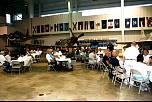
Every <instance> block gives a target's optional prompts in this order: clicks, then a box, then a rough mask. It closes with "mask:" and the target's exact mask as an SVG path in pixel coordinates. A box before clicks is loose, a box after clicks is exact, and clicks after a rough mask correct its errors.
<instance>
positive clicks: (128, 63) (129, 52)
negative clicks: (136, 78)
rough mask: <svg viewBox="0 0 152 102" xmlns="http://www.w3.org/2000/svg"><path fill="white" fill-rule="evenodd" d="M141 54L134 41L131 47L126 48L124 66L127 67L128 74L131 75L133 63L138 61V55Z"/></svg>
mask: <svg viewBox="0 0 152 102" xmlns="http://www.w3.org/2000/svg"><path fill="white" fill-rule="evenodd" d="M138 55H139V50H138V48H137V47H136V42H135V41H133V42H132V44H131V47H129V48H126V50H125V52H124V68H125V69H126V74H127V75H128V76H129V75H130V69H131V68H132V65H133V64H134V63H135V62H136V61H137V56H138Z"/></svg>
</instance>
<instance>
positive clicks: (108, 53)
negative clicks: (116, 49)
mask: <svg viewBox="0 0 152 102" xmlns="http://www.w3.org/2000/svg"><path fill="white" fill-rule="evenodd" d="M109 58H110V51H109V50H106V52H105V55H104V56H103V60H102V62H103V63H104V64H105V65H106V66H109V65H110V61H109V60H110V59H109Z"/></svg>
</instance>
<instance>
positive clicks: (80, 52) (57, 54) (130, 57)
mask: <svg viewBox="0 0 152 102" xmlns="http://www.w3.org/2000/svg"><path fill="white" fill-rule="evenodd" d="M62 58H63V59H67V58H68V59H69V61H67V62H68V67H69V68H71V69H72V67H71V60H77V61H78V60H79V61H80V60H81V62H82V63H83V62H87V63H88V64H89V65H91V67H92V65H93V67H94V69H96V68H98V67H99V65H100V64H101V63H104V64H105V65H106V66H107V68H108V70H109V74H108V76H109V79H111V80H112V79H113V73H112V71H113V70H114V69H115V68H117V66H120V67H122V68H125V69H126V74H127V75H128V76H129V75H130V69H132V68H134V69H137V70H138V71H140V72H141V74H142V75H143V77H147V71H150V72H152V56H151V55H150V54H149V50H148V49H146V48H143V50H142V51H141V50H140V51H139V48H138V46H137V44H136V42H132V43H131V45H130V46H128V48H126V49H125V50H124V53H123V57H122V58H120V57H119V50H117V49H112V50H111V49H108V48H107V49H101V48H97V49H91V48H64V49H62V48H57V49H53V48H49V49H48V50H47V54H46V59H47V60H48V63H51V64H54V65H55V68H59V67H58V65H59V63H58V60H59V59H62ZM91 67H90V68H91ZM151 81H152V75H151V80H149V84H150V85H151V84H152V83H151Z"/></svg>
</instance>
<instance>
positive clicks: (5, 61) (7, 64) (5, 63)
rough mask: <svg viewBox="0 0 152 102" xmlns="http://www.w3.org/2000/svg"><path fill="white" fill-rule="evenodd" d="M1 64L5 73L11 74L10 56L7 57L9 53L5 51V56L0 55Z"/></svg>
mask: <svg viewBox="0 0 152 102" xmlns="http://www.w3.org/2000/svg"><path fill="white" fill-rule="evenodd" d="M1 63H2V64H3V66H4V71H5V72H8V73H9V72H11V68H12V66H11V56H10V55H9V51H5V56H3V55H1Z"/></svg>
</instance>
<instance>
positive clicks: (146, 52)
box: [143, 49, 150, 64]
mask: <svg viewBox="0 0 152 102" xmlns="http://www.w3.org/2000/svg"><path fill="white" fill-rule="evenodd" d="M143 57H144V61H143V62H144V63H146V64H148V61H149V57H150V55H149V51H148V50H147V49H144V50H143Z"/></svg>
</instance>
